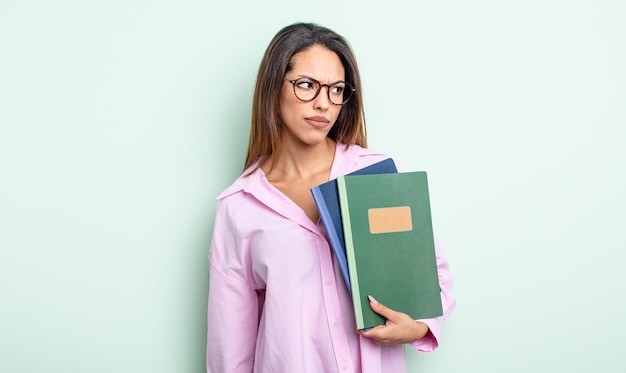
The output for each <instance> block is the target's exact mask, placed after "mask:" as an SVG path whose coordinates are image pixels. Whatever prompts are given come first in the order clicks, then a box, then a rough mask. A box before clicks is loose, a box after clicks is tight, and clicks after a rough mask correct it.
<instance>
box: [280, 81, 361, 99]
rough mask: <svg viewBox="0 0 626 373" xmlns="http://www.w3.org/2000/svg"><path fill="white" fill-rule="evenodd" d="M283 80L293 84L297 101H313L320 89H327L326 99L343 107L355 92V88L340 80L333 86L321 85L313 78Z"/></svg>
mask: <svg viewBox="0 0 626 373" xmlns="http://www.w3.org/2000/svg"><path fill="white" fill-rule="evenodd" d="M283 80H284V81H286V82H288V83H291V84H293V93H294V94H295V95H296V97H297V98H298V100H300V101H304V102H309V101H313V100H314V99H315V97H317V95H319V94H320V91H321V90H322V87H326V88H328V99H329V100H330V102H331V103H333V104H334V105H343V104H345V103H346V102H348V100H349V99H350V97H352V94H353V93H354V92H355V91H356V88H354V87H353V86H351V85H350V84H349V83H346V82H344V81H342V80H340V81H338V82H335V83H333V84H322V83H320V82H318V81H317V80H315V79H313V78H299V79H296V80H291V79H287V78H283Z"/></svg>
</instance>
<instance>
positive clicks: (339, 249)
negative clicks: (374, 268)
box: [311, 187, 352, 292]
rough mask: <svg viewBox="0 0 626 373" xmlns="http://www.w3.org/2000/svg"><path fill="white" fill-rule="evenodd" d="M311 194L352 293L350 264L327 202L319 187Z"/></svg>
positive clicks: (344, 278) (342, 274)
mask: <svg viewBox="0 0 626 373" xmlns="http://www.w3.org/2000/svg"><path fill="white" fill-rule="evenodd" d="M311 193H312V194H313V200H314V201H315V204H316V205H317V210H318V211H319V213H320V219H322V224H323V225H324V228H325V229H326V235H327V236H328V241H329V243H330V247H331V249H332V250H333V253H334V254H335V259H336V260H337V264H338V265H339V270H340V271H341V276H342V277H343V280H344V282H345V284H346V286H347V287H348V291H350V292H351V291H352V290H351V287H350V277H349V274H348V273H349V272H348V262H347V259H346V254H345V252H344V249H343V245H342V244H341V242H340V240H339V236H338V235H337V231H336V230H335V225H334V224H333V219H332V218H331V216H330V212H329V211H328V208H327V206H326V202H325V199H324V195H323V194H322V192H321V190H320V188H319V187H315V188H312V189H311Z"/></svg>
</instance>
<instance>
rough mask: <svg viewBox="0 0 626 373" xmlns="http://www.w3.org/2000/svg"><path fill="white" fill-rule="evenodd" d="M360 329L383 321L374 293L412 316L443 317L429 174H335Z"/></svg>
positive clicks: (353, 299) (394, 307) (391, 306)
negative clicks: (375, 306) (373, 301)
mask: <svg viewBox="0 0 626 373" xmlns="http://www.w3.org/2000/svg"><path fill="white" fill-rule="evenodd" d="M337 190H338V193H339V202H340V203H339V204H340V209H341V218H342V223H343V229H344V239H345V248H346V254H347V259H348V272H349V274H350V284H351V289H352V303H353V305H354V312H355V318H356V323H357V328H358V329H365V328H370V327H373V326H376V325H381V324H384V323H385V319H384V318H383V317H382V316H380V315H378V314H377V313H375V312H374V311H372V310H371V308H370V307H369V301H368V298H367V296H368V295H371V296H373V297H374V298H376V299H377V300H378V301H379V302H381V303H382V304H384V305H386V306H387V307H389V308H391V309H393V310H396V311H399V312H404V313H406V314H408V315H409V316H411V318H413V319H426V318H433V317H437V316H441V315H442V314H443V309H442V305H441V294H440V287H439V275H438V272H437V259H436V254H435V240H434V237H433V229H432V217H431V211H430V198H429V193H428V180H427V175H426V172H423V171H420V172H405V173H391V174H377V175H358V176H357V175H347V176H341V177H339V178H337Z"/></svg>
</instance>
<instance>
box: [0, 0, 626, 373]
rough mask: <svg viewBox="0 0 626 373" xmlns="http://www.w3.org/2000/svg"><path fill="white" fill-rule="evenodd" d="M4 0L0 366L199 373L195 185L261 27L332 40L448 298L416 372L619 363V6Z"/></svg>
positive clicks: (200, 183)
mask: <svg viewBox="0 0 626 373" xmlns="http://www.w3.org/2000/svg"><path fill="white" fill-rule="evenodd" d="M624 4H625V3H624V2H623V1H621V0H615V1H606V0H605V1H602V0H596V1H591V0H589V1H575V0H574V1H557V0H544V1H538V0H534V1H532V0H531V1H500V0H491V1H489V0H477V1H393V0H392V1H384V2H383V1H340V0H336V1H332V2H331V1H316V2H300V1H287V0H281V1H258V2H253V1H248V2H244V1H219V2H217V1H213V2H209V1H192V0H178V1H173V0H161V1H147V0H124V1H121V0H115V1H78V0H75V1H69V0H57V1H43V0H20V1H17V0H3V1H2V2H1V3H0V371H2V372H7V373H13V372H19V373H34V372H64V373H67V372H164V373H165V372H183V373H186V372H202V371H203V370H204V348H205V327H206V323H205V312H206V292H207V278H208V269H207V259H206V258H207V250H208V246H209V241H210V237H211V233H212V225H213V215H214V212H215V197H216V196H217V194H218V193H219V192H220V191H221V190H222V189H223V188H225V187H226V186H227V185H228V184H229V183H230V182H232V180H233V179H234V178H235V177H236V176H237V175H238V173H239V172H240V168H241V166H242V162H243V157H244V153H245V146H246V143H247V136H248V135H247V131H248V122H249V116H250V114H249V112H250V110H249V107H250V103H251V94H252V89H253V82H254V78H255V75H256V69H257V66H258V63H259V62H260V59H261V56H262V53H263V51H264V49H265V47H266V45H267V43H268V42H269V40H270V39H271V37H272V36H273V35H274V34H275V32H276V31H278V29H279V28H280V27H282V26H284V25H286V24H289V23H292V22H295V21H315V22H319V23H321V24H324V25H326V26H329V27H331V28H333V29H334V30H336V31H338V32H340V33H341V34H343V35H344V36H346V37H347V38H348V40H349V41H350V42H351V43H352V45H353V47H354V50H355V52H356V55H357V58H358V59H359V62H360V66H361V70H362V77H363V83H364V94H365V102H366V115H367V120H368V122H367V124H368V128H369V136H370V147H371V148H375V149H378V150H381V151H384V152H387V153H389V154H391V155H393V156H394V158H396V160H397V161H398V162H399V163H400V164H401V165H402V166H403V168H404V169H406V170H427V171H428V172H429V178H430V184H431V192H432V208H433V214H434V222H435V229H436V231H437V234H438V236H439V238H440V240H441V241H442V243H443V245H444V247H445V250H446V252H447V255H448V257H449V261H450V264H451V269H452V274H453V276H454V280H455V287H454V292H455V295H456V297H457V298H458V307H457V309H456V310H455V312H454V313H453V314H452V317H451V318H450V319H449V320H448V321H447V323H446V325H445V329H444V334H443V340H442V345H441V346H440V349H439V350H438V351H437V352H435V353H434V354H418V353H416V352H414V351H412V350H408V359H409V361H410V371H411V372H413V371H415V372H447V373H451V372H498V373H500V372H524V373H526V372H556V371H559V372H617V371H624V370H626V355H625V354H624V353H623V348H624V342H623V336H624V335H625V334H626V322H625V321H624V314H626V299H625V298H626V295H625V294H626V276H625V275H624V268H625V267H626V254H625V251H626V197H625V191H626V175H625V174H626V150H625V148H626V130H625V126H626V73H625V68H624V66H626V51H625V49H626V22H625V21H624V20H625V19H626V6H625V5H624Z"/></svg>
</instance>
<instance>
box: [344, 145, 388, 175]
mask: <svg viewBox="0 0 626 373" xmlns="http://www.w3.org/2000/svg"><path fill="white" fill-rule="evenodd" d="M337 155H338V158H339V159H338V160H339V162H340V163H342V164H344V165H345V166H346V169H345V171H347V172H351V171H353V170H357V169H359V168H363V167H366V166H369V165H371V164H374V163H376V162H380V161H382V160H384V159H387V158H390V157H389V155H388V154H385V153H382V152H379V151H376V150H372V149H369V148H364V147H362V146H359V145H346V144H343V143H338V144H337ZM342 168H344V167H342Z"/></svg>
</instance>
